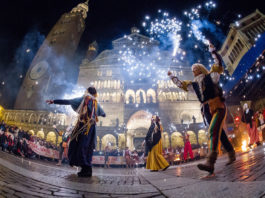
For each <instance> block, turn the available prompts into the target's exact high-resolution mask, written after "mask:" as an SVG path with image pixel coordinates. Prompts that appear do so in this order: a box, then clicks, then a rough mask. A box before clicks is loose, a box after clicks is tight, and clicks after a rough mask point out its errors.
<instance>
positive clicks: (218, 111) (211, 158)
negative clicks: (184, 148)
mask: <svg viewBox="0 0 265 198" xmlns="http://www.w3.org/2000/svg"><path fill="white" fill-rule="evenodd" d="M209 51H210V52H211V54H212V57H213V58H214V62H215V63H214V64H213V65H212V67H211V70H210V71H208V70H207V69H206V68H205V67H204V66H203V65H202V64H199V63H195V64H193V65H192V72H193V75H194V80H193V81H180V80H179V79H178V78H177V77H175V76H173V75H172V72H170V71H169V72H168V76H169V77H170V78H171V79H172V81H173V82H174V83H175V84H176V85H177V86H178V87H179V88H181V89H183V90H185V91H194V92H195V93H196V95H197V97H198V99H199V101H200V102H201V111H202V115H203V117H204V118H205V119H206V121H207V124H208V125H209V136H210V137H209V138H210V153H209V155H208V157H207V162H206V163H205V164H198V168H199V169H200V170H204V171H208V172H209V173H210V174H213V172H214V164H215V162H216V159H217V150H218V143H219V139H220V140H221V142H222V144H223V146H224V148H225V149H226V151H227V152H228V156H229V161H228V163H227V165H229V164H231V163H233V162H234V161H235V160H236V157H235V151H234V148H233V146H232V145H231V143H230V142H229V140H228V138H227V136H226V134H225V131H224V130H223V124H224V121H225V118H226V106H225V103H224V101H225V100H224V97H223V90H222V88H221V87H220V86H219V79H220V75H221V73H222V72H223V70H224V69H223V66H222V60H221V57H220V55H219V54H218V53H217V52H216V50H215V47H214V46H213V45H212V44H210V45H209Z"/></svg>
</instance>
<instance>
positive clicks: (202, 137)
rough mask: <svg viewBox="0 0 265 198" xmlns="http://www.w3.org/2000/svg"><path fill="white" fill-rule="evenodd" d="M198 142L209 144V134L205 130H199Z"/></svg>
mask: <svg viewBox="0 0 265 198" xmlns="http://www.w3.org/2000/svg"><path fill="white" fill-rule="evenodd" d="M198 142H199V144H200V145H203V144H205V143H206V144H207V136H206V133H205V130H199V132H198Z"/></svg>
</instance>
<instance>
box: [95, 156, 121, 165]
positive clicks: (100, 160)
mask: <svg viewBox="0 0 265 198" xmlns="http://www.w3.org/2000/svg"><path fill="white" fill-rule="evenodd" d="M106 163H107V164H109V165H125V164H126V163H125V159H124V157H123V156H109V157H108V161H107V162H106ZM92 164H105V156H104V155H94V156H93V158H92Z"/></svg>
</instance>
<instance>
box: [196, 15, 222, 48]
mask: <svg viewBox="0 0 265 198" xmlns="http://www.w3.org/2000/svg"><path fill="white" fill-rule="evenodd" d="M191 24H193V25H196V27H198V30H199V32H201V35H196V36H195V37H196V38H197V40H202V41H203V42H205V39H206V37H205V36H204V35H203V33H204V32H205V33H206V34H207V35H208V36H209V37H212V38H213V39H214V40H216V41H218V42H219V43H223V41H224V40H225V35H224V34H223V32H222V30H221V29H220V28H218V27H217V26H216V25H215V24H213V23H212V22H210V21H209V20H207V19H201V20H193V21H192V22H191Z"/></svg>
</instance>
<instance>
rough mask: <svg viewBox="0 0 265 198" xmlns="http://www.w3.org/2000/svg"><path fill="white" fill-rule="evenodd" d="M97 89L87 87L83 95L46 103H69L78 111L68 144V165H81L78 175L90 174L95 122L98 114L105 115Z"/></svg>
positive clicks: (94, 140) (89, 175) (94, 139)
mask: <svg viewBox="0 0 265 198" xmlns="http://www.w3.org/2000/svg"><path fill="white" fill-rule="evenodd" d="M96 97H97V91H96V89H95V88H94V87H89V88H88V89H87V90H86V93H85V94H84V96H83V97H80V98H74V99H71V100H47V101H46V102H47V103H48V104H60V105H71V106H72V108H73V109H74V110H75V111H76V112H77V113H78V115H79V117H78V121H77V123H76V126H75V127H74V129H73V131H72V134H71V138H70V144H69V150H68V159H69V164H70V166H81V168H82V169H81V171H80V172H79V173H78V176H79V177H91V176H92V156H93V150H94V148H95V146H96V137H97V136H96V122H97V121H98V116H102V117H105V116H106V114H105V113H104V111H103V109H102V108H101V107H100V105H99V104H98V102H97V100H96Z"/></svg>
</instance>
